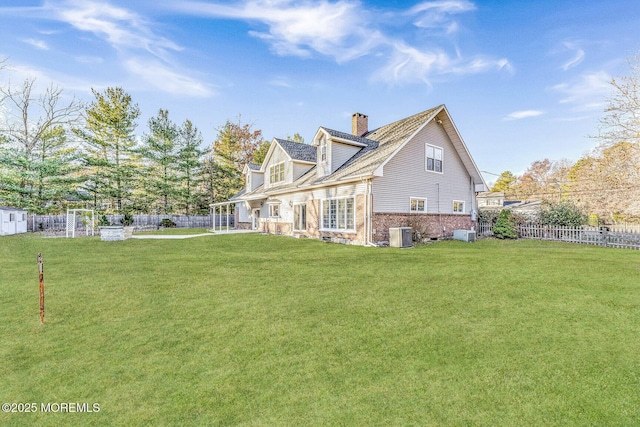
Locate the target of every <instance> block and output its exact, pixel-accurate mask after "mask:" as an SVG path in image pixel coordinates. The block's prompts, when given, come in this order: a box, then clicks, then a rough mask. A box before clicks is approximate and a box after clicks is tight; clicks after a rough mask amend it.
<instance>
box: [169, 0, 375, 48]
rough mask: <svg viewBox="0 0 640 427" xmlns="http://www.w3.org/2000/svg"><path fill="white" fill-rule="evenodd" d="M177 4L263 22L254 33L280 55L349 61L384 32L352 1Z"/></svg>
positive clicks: (200, 12) (179, 7) (182, 8)
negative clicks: (373, 25)
mask: <svg viewBox="0 0 640 427" xmlns="http://www.w3.org/2000/svg"><path fill="white" fill-rule="evenodd" d="M173 7H174V8H175V9H176V10H179V11H182V12H184V13H192V14H197V15H200V16H208V17H213V18H228V19H239V20H246V21H255V22H260V23H263V24H265V25H266V27H267V30H266V31H251V32H250V34H251V35H253V36H255V37H258V38H261V39H263V40H266V41H267V42H269V43H270V44H271V46H272V48H273V50H274V51H275V52H276V53H278V54H280V55H296V56H302V57H305V56H310V55H311V54H312V53H313V52H318V53H320V54H323V55H327V56H333V57H335V58H336V59H337V60H339V61H348V60H350V59H353V58H356V57H358V56H361V55H364V54H367V53H368V52H369V51H370V49H371V48H372V47H373V46H376V45H377V44H379V43H380V41H381V40H380V34H379V33H378V32H377V31H376V30H375V29H372V28H369V27H368V24H367V17H366V15H367V12H366V11H365V10H363V9H362V8H361V7H360V4H359V3H357V2H353V1H346V0H341V1H338V2H333V3H332V2H329V1H326V0H321V1H315V2H302V3H297V2H292V1H289V0H275V1H269V0H248V1H246V2H244V3H238V4H234V5H223V4H218V3H203V2H178V3H176V4H175V5H173Z"/></svg>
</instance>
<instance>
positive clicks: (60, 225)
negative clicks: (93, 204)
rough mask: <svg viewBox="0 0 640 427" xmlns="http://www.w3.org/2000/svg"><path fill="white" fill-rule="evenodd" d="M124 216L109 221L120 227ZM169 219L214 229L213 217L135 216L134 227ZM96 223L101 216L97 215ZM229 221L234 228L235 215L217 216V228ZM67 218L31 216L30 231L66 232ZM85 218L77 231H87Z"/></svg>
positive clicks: (78, 221) (79, 220) (181, 224)
mask: <svg viewBox="0 0 640 427" xmlns="http://www.w3.org/2000/svg"><path fill="white" fill-rule="evenodd" d="M122 217H123V215H107V219H108V220H109V223H110V224H113V225H119V224H121V222H120V220H121V219H122ZM165 218H168V219H170V220H171V221H173V222H174V223H175V224H176V226H177V227H179V228H212V227H213V224H212V221H211V218H212V217H211V215H197V216H187V215H133V226H134V227H135V228H137V229H149V228H155V227H158V226H159V225H160V222H161V221H162V220H163V219H165ZM95 219H96V221H97V220H98V219H99V216H98V215H97V214H96V216H95ZM227 219H228V221H229V227H233V226H234V222H235V217H234V215H233V214H231V215H229V216H228V217H227V215H216V226H218V227H220V226H223V227H226V226H227ZM66 224H67V216H66V215H29V218H28V221H27V230H28V231H49V230H64V229H66ZM85 227H86V226H85V224H84V222H83V218H82V217H81V216H80V215H76V229H79V230H83V229H85Z"/></svg>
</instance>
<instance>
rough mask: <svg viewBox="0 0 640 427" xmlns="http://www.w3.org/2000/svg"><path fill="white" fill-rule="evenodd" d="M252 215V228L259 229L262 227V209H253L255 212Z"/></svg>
mask: <svg viewBox="0 0 640 427" xmlns="http://www.w3.org/2000/svg"><path fill="white" fill-rule="evenodd" d="M251 217H252V221H251V223H252V226H251V228H252V229H253V230H257V229H258V227H260V209H254V210H253V214H252V215H251Z"/></svg>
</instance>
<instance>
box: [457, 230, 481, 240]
mask: <svg viewBox="0 0 640 427" xmlns="http://www.w3.org/2000/svg"><path fill="white" fill-rule="evenodd" d="M453 238H454V239H455V240H462V241H463V242H475V241H476V232H475V231H473V230H453Z"/></svg>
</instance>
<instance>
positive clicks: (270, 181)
mask: <svg viewBox="0 0 640 427" xmlns="http://www.w3.org/2000/svg"><path fill="white" fill-rule="evenodd" d="M280 165H282V179H281V180H280V181H272V180H271V177H272V175H273V174H272V173H271V171H272V170H273V168H276V167H278V166H280ZM285 179H286V170H285V167H284V162H279V163H276V164H273V165H271V166H269V185H273V184H279V183H281V182H284V181H285Z"/></svg>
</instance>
